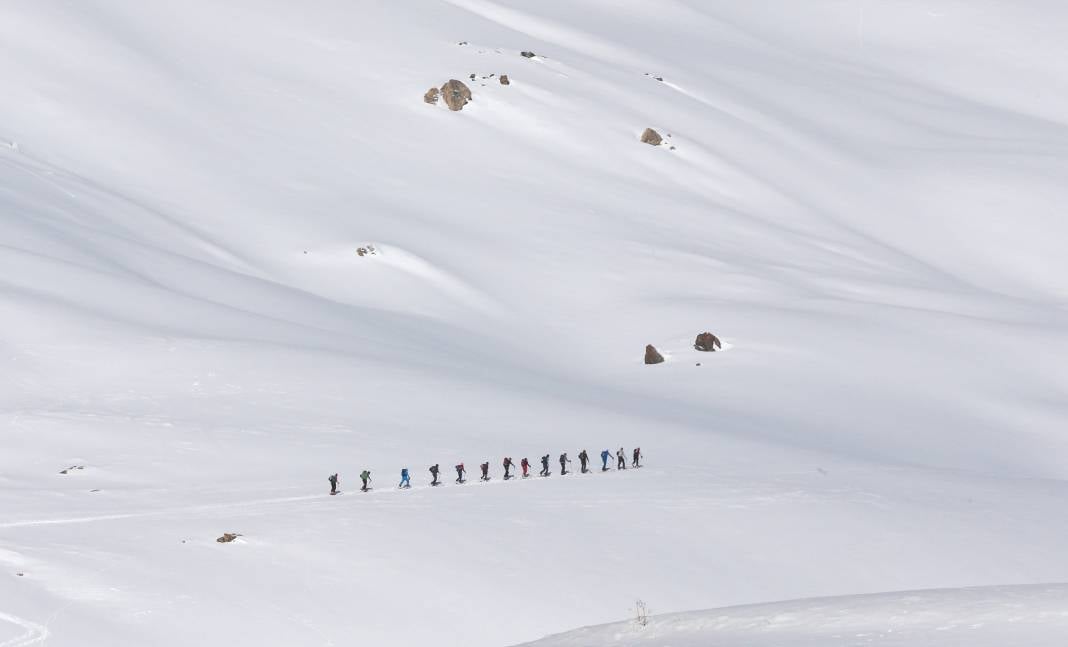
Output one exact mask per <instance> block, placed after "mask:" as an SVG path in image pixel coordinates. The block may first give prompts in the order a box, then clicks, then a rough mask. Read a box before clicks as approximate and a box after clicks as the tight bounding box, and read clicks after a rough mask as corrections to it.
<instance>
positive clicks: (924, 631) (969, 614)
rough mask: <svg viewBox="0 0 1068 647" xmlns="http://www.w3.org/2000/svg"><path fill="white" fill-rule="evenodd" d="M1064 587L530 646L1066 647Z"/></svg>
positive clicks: (733, 618) (623, 629) (723, 612)
mask: <svg viewBox="0 0 1068 647" xmlns="http://www.w3.org/2000/svg"><path fill="white" fill-rule="evenodd" d="M1066 599H1068V590H1066V587H1065V586H1064V585H1045V586H1043V585H1033V586H1021V587H1011V586H1010V587H980V588H974V589H943V590H933V591H914V592H906V593H883V594H880V595H863V596H846V597H841V598H817V599H812V600H800V601H793V602H779V603H772V604H760V605H754V606H748V607H733V608H728V609H717V610H712V611H703V612H693V613H680V614H672V615H668V616H660V617H652V618H650V619H649V621H648V623H647V624H645V625H638V624H637V623H636V622H635V621H632V622H630V623H617V624H614V625H606V626H602V627H590V628H588V629H583V630H580V631H575V632H571V633H567V634H561V635H559V636H553V637H550V638H546V639H545V640H540V641H537V642H534V643H529V644H530V645H537V646H538V647H564V646H566V645H582V646H584V647H590V646H592V645H708V644H716V645H728V646H729V645H756V646H759V645H778V646H784V645H789V646H791V647H795V646H801V645H908V646H909V647H925V646H927V645H947V644H968V645H1032V646H1033V647H1039V646H1040V645H1051V646H1052V645H1059V644H1061V641H1062V640H1063V638H1062V636H1063V635H1064V633H1065V632H1066V631H1068V606H1066V605H1065V601H1066Z"/></svg>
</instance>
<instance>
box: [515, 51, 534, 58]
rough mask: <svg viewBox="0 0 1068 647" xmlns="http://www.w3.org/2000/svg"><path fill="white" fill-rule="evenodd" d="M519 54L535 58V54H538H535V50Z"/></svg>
mask: <svg viewBox="0 0 1068 647" xmlns="http://www.w3.org/2000/svg"><path fill="white" fill-rule="evenodd" d="M519 55H520V56H522V57H523V58H534V57H535V56H537V54H535V53H534V52H519Z"/></svg>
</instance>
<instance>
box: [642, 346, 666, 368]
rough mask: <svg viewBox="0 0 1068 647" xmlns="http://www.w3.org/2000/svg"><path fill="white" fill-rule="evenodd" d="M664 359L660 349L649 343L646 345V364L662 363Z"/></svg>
mask: <svg viewBox="0 0 1068 647" xmlns="http://www.w3.org/2000/svg"><path fill="white" fill-rule="evenodd" d="M663 361H664V356H663V355H661V354H660V352H659V351H658V350H656V348H655V347H654V346H653V345H652V344H649V345H648V346H646V347H645V363H646V364H660V363H662V362H663Z"/></svg>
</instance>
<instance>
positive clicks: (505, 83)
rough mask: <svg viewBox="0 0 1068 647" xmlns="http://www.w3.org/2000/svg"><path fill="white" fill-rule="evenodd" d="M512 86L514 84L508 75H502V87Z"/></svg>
mask: <svg viewBox="0 0 1068 647" xmlns="http://www.w3.org/2000/svg"><path fill="white" fill-rule="evenodd" d="M511 84H512V82H511V81H509V80H508V75H507V74H502V75H501V85H511Z"/></svg>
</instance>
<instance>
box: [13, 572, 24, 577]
mask: <svg viewBox="0 0 1068 647" xmlns="http://www.w3.org/2000/svg"><path fill="white" fill-rule="evenodd" d="M15 575H18V576H19V577H25V576H26V574H25V573H15Z"/></svg>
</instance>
